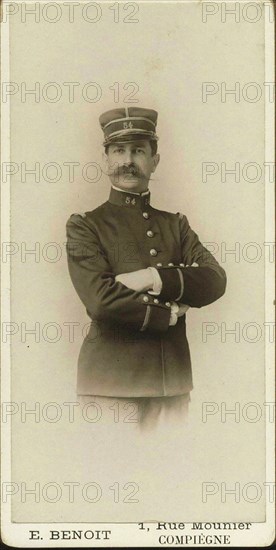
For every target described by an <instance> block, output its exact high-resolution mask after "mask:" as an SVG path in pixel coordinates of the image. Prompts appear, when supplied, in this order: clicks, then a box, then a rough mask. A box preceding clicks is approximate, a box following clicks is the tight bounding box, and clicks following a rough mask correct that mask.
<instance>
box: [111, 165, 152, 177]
mask: <svg viewBox="0 0 276 550" xmlns="http://www.w3.org/2000/svg"><path fill="white" fill-rule="evenodd" d="M109 174H110V175H113V176H115V177H121V176H128V175H130V176H138V177H143V176H144V175H145V174H144V172H143V171H142V170H141V169H140V168H139V167H138V166H136V164H135V163H134V162H131V163H129V164H122V165H121V166H118V165H117V166H115V167H114V168H111V169H110V171H109Z"/></svg>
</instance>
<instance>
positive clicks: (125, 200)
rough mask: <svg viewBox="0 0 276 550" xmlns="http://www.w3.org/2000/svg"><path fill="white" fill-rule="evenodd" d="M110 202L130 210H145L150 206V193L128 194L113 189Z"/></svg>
mask: <svg viewBox="0 0 276 550" xmlns="http://www.w3.org/2000/svg"><path fill="white" fill-rule="evenodd" d="M108 200H109V202H111V204H116V205H117V206H127V207H128V208H137V209H142V210H143V209H144V208H145V207H146V206H148V205H149V204H150V192H149V191H148V192H147V193H143V194H142V195H139V194H137V193H128V192H126V191H118V190H117V189H114V188H113V187H111V190H110V195H109V199H108Z"/></svg>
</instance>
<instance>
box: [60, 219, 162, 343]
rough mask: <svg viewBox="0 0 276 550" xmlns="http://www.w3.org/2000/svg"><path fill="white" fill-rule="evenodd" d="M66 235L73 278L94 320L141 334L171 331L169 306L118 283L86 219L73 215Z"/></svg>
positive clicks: (93, 230)
mask: <svg viewBox="0 0 276 550" xmlns="http://www.w3.org/2000/svg"><path fill="white" fill-rule="evenodd" d="M66 234H67V243H66V250H67V259H68V268H69V273H70V277H71V280H72V283H73V285H74V287H75V289H76V291H77V294H78V295H79V297H80V299H81V301H82V302H83V304H84V305H85V307H86V310H87V313H88V315H89V316H90V317H91V319H94V320H99V321H100V320H102V321H105V320H106V321H110V322H115V323H118V324H122V325H124V326H125V327H126V326H127V327H129V328H132V329H134V330H139V331H142V332H144V331H149V332H151V331H152V332H164V331H166V330H167V329H168V327H169V321H170V313H171V310H170V305H169V304H167V305H166V304H164V303H160V302H159V300H156V299H155V298H154V297H153V296H149V295H148V294H144V293H142V292H136V291H134V290H131V289H129V288H127V287H126V286H125V285H123V284H122V283H120V282H117V281H115V275H114V273H113V272H112V268H111V266H110V265H109V262H108V259H107V256H106V253H105V250H104V249H103V247H102V245H101V242H100V239H99V237H98V235H97V233H96V231H95V229H94V228H93V227H92V226H91V224H90V223H89V222H88V221H87V217H82V216H81V215H79V214H73V215H72V216H71V217H70V218H69V220H68V222H67V224H66ZM156 302H158V303H156Z"/></svg>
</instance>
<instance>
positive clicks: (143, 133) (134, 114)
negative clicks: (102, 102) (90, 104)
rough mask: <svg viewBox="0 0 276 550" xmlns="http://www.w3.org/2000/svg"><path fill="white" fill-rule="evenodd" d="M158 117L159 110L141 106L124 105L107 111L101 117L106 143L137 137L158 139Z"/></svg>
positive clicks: (130, 139) (131, 139) (125, 140)
mask: <svg viewBox="0 0 276 550" xmlns="http://www.w3.org/2000/svg"><path fill="white" fill-rule="evenodd" d="M157 117H158V113H157V111H154V110H153V109H143V108H141V107H122V108H118V109H112V110H111V111H106V112H105V113H103V114H102V115H101V116H100V118H99V121H100V125H101V128H102V130H103V133H104V145H108V144H110V143H114V142H127V141H128V142H130V141H133V140H135V139H150V140H158V137H157V135H156V131H155V130H156V124H157Z"/></svg>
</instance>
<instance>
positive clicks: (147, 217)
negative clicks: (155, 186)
mask: <svg viewBox="0 0 276 550" xmlns="http://www.w3.org/2000/svg"><path fill="white" fill-rule="evenodd" d="M143 218H145V220H148V219H149V214H148V213H147V212H143Z"/></svg>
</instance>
